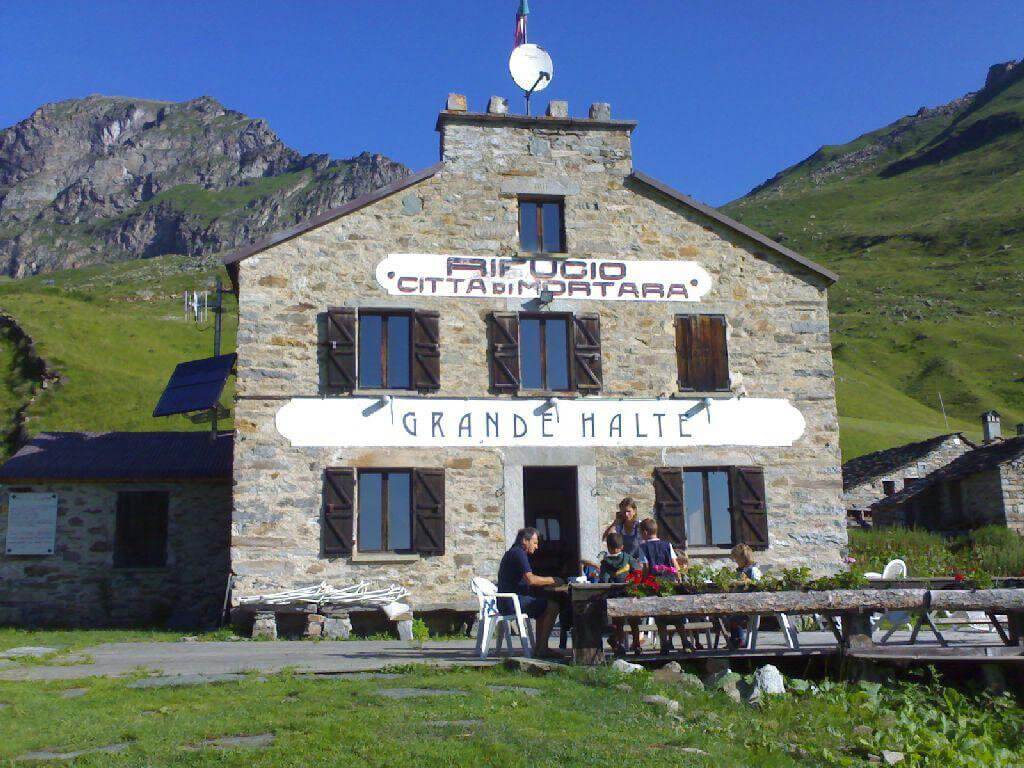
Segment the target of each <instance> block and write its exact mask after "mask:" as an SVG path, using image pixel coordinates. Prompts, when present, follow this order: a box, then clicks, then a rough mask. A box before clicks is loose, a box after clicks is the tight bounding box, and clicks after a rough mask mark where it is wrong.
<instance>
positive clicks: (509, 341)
mask: <svg viewBox="0 0 1024 768" xmlns="http://www.w3.org/2000/svg"><path fill="white" fill-rule="evenodd" d="M487 345H488V359H489V365H490V369H491V389H492V390H493V391H494V392H506V393H508V392H517V391H518V390H519V382H520V377H519V315H517V314H516V313H514V312H492V313H491V314H490V315H488V316H487Z"/></svg>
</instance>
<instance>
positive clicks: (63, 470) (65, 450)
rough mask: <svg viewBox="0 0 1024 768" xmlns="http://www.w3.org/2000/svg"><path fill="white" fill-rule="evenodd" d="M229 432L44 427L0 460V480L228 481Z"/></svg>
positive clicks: (231, 447) (9, 482)
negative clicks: (212, 436)
mask: <svg viewBox="0 0 1024 768" xmlns="http://www.w3.org/2000/svg"><path fill="white" fill-rule="evenodd" d="M233 445H234V434H233V433H231V432H221V433H219V434H218V435H217V438H216V439H215V440H211V439H210V433H209V432H43V433H42V434H40V435H39V436H38V437H36V438H34V439H33V440H31V441H30V442H29V443H28V444H27V445H26V446H25V447H24V448H22V449H21V450H20V451H18V452H17V453H16V454H14V456H12V457H11V458H10V459H8V460H7V461H6V462H5V463H4V464H3V465H2V466H0V483H5V484H7V485H11V484H15V483H24V482H29V481H31V482H41V481H55V482H125V483H132V482H157V481H182V480H193V481H202V482H221V481H224V482H230V480H231V467H232V454H233Z"/></svg>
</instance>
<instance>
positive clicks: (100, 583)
mask: <svg viewBox="0 0 1024 768" xmlns="http://www.w3.org/2000/svg"><path fill="white" fill-rule="evenodd" d="M636 125H637V124H636V123H635V122H633V121H631V120H622V119H613V118H612V114H611V107H610V106H609V105H607V104H602V103H597V104H593V105H592V106H591V107H590V109H589V111H588V113H587V115H586V116H570V114H569V109H568V105H567V104H566V103H565V102H560V101H552V102H551V103H550V105H549V108H548V110H547V114H546V115H543V116H535V117H530V116H523V115H513V114H509V112H508V105H507V101H505V100H504V99H501V98H498V97H493V98H492V99H491V100H490V101H489V103H488V104H487V108H486V110H484V111H481V112H473V111H470V110H469V109H468V105H467V103H466V100H465V98H464V97H462V96H459V95H457V94H453V95H451V96H450V97H449V98H448V101H447V103H446V105H445V109H444V110H443V111H442V112H441V113H440V115H439V116H438V119H437V131H438V133H439V134H440V162H438V163H437V164H436V165H433V166H431V167H429V168H427V169H425V170H423V171H420V172H418V173H416V174H413V175H411V176H409V177H407V178H405V179H402V180H400V181H398V182H395V183H393V184H390V185H388V186H386V187H383V188H381V189H379V190H377V191H376V192H373V193H372V194H369V195H366V196H364V197H361V198H357V199H355V200H352V201H351V202H349V203H347V204H345V205H343V206H341V207H339V208H336V209H333V210H330V211H327V212H326V213H323V214H320V215H319V216H317V217H315V218H314V219H312V220H310V221H309V222H307V223H306V224H304V225H301V226H297V227H293V228H291V229H289V230H287V231H284V232H282V233H280V234H279V235H276V236H273V237H271V238H268V239H267V240H264V241H261V242H258V243H254V244H252V245H250V246H247V247H245V248H242V249H241V250H239V251H236V252H234V253H232V254H229V255H228V256H227V257H226V258H225V260H224V264H225V266H226V268H227V271H228V274H229V276H230V279H231V282H232V290H233V291H234V292H235V293H236V294H237V297H238V319H239V327H238V334H237V351H236V352H235V353H234V356H233V357H231V358H230V359H229V360H227V362H226V364H225V365H222V366H221V368H222V369H223V375H220V377H219V378H218V376H217V375H214V374H213V373H211V371H212V370H213V368H210V369H209V370H207V372H206V373H202V372H199V373H196V374H195V376H193V377H192V378H191V379H188V380H185V379H181V380H179V379H172V382H171V385H170V386H169V390H168V391H169V392H170V391H171V390H174V389H176V388H177V387H179V386H180V387H182V388H183V389H182V392H187V391H190V390H189V387H197V386H201V387H206V388H207V389H209V388H210V387H212V388H213V389H214V390H215V395H216V396H219V394H220V391H221V389H222V388H223V385H224V378H225V377H226V375H227V374H228V373H231V374H233V375H234V376H235V381H236V386H235V392H236V394H235V402H234V406H233V417H234V431H233V432H213V433H211V434H207V433H203V432H191V433H180V432H148V433H103V434H92V433H70V432H52V433H44V434H41V435H39V436H37V437H35V438H34V439H32V440H31V441H30V442H29V443H28V444H27V445H25V446H24V447H23V448H21V450H19V451H18V452H17V453H16V455H15V456H13V457H12V458H11V459H10V460H8V461H7V462H6V463H5V464H4V465H3V466H2V467H0V483H2V484H3V489H4V490H3V507H2V511H0V540H2V541H3V542H4V549H3V552H2V554H0V579H2V581H3V583H4V585H5V587H6V588H5V589H4V590H3V592H2V594H0V622H2V623H10V624H16V625H34V624H40V623H47V622H54V621H57V620H59V621H60V622H61V623H71V624H77V625H81V626H95V625H128V624H152V623H164V624H170V625H176V626H209V625H215V624H217V623H218V622H219V621H221V620H222V618H223V616H224V615H225V614H226V613H229V612H230V611H231V610H232V609H233V608H234V609H237V608H238V606H239V605H240V604H241V601H243V600H244V599H245V598H247V597H251V596H255V595H260V594H264V593H267V592H274V591H280V590H290V589H297V588H305V587H308V586H310V585H313V584H318V583H320V582H325V581H326V582H329V583H331V584H337V585H346V584H353V583H357V582H371V583H379V584H394V585H399V586H401V587H403V588H404V589H406V590H408V594H409V602H410V605H411V609H412V611H413V612H414V613H429V612H431V611H443V610H446V609H450V608H451V606H454V605H458V604H461V603H463V602H464V601H465V600H466V599H467V596H468V595H469V584H470V580H471V579H472V578H473V577H474V576H482V577H486V578H488V579H494V578H495V576H496V573H497V570H498V565H499V561H500V560H501V558H502V555H503V553H504V552H505V551H506V550H508V549H509V547H510V545H511V544H512V543H513V541H514V540H515V537H516V533H517V531H518V530H519V529H521V528H523V527H524V526H529V527H532V528H537V529H539V530H541V531H543V532H544V533H545V536H544V540H543V542H542V544H541V547H540V549H539V551H538V553H537V554H536V569H537V570H538V572H541V573H545V574H550V575H557V576H563V577H564V576H572V575H574V574H577V573H579V571H580V567H581V563H582V562H584V561H587V560H593V559H594V558H596V557H597V555H598V553H599V552H600V551H601V550H602V548H603V546H604V544H603V542H602V531H603V530H605V528H606V526H607V525H608V524H609V523H610V522H611V521H612V519H613V518H614V516H615V511H616V509H617V506H618V504H619V502H620V500H621V499H623V498H624V497H629V498H631V499H633V500H634V501H635V503H636V504H637V505H638V507H639V509H640V511H641V514H642V516H643V517H652V518H653V519H654V520H656V521H657V524H658V528H659V530H660V532H661V534H660V535H661V537H662V538H663V539H665V540H667V541H668V542H669V543H671V545H672V546H673V547H675V548H677V549H678V550H679V551H683V552H685V553H686V554H687V555H688V557H689V558H690V560H691V561H692V562H696V563H701V564H710V565H716V566H718V565H724V564H726V563H727V562H729V560H728V558H729V553H730V551H731V549H732V548H733V547H734V546H736V545H738V544H745V545H747V546H749V547H750V548H751V549H752V550H753V551H755V552H757V553H758V559H759V562H760V563H762V564H763V565H764V566H765V567H768V568H771V567H777V568H782V567H790V566H794V565H806V566H808V567H810V568H811V569H812V570H813V571H814V572H815V573H819V574H825V573H832V572H835V571H836V570H838V569H840V568H841V567H842V565H843V558H844V552H845V547H846V544H847V530H848V526H871V525H875V526H887V525H888V526H892V525H905V526H915V527H921V528H927V529H930V530H938V531H953V530H959V529H965V528H971V527H976V526H979V525H982V524H992V523H995V524H1000V525H1006V526H1008V527H1011V528H1014V529H1016V530H1018V531H1022V532H1024V427H1022V426H1018V427H1016V431H1017V434H1016V435H1015V436H1011V437H1003V436H1002V434H1001V426H1000V417H999V415H998V414H996V413H994V412H989V413H986V414H985V415H984V417H983V419H984V433H985V439H984V441H983V442H982V443H980V444H977V445H976V444H974V443H972V442H971V441H969V440H968V439H967V438H965V437H964V436H963V435H960V434H948V435H940V436H937V437H934V438H932V439H929V440H925V441H922V442H918V443H912V444H909V445H904V446H898V447H895V448H891V449H888V450H885V451H880V452H877V453H873V454H869V455H867V456H861V457H858V458H856V459H853V460H851V461H848V462H847V463H846V464H845V465H843V464H842V462H841V458H840V451H839V422H838V416H837V411H836V403H835V382H834V370H833V364H832V350H831V343H830V336H829V319H828V318H829V315H828V302H827V293H828V289H829V287H830V286H831V285H832V284H833V283H834V282H835V281H836V280H837V279H838V276H837V275H835V274H834V273H832V272H831V271H829V270H828V269H826V268H824V267H822V266H820V265H818V264H815V263H814V262H812V261H810V260H808V259H806V258H804V257H802V256H800V255H799V254H797V253H795V252H793V251H792V250H790V249H788V248H786V247H785V246H783V245H781V244H779V243H776V242H774V241H772V240H771V239H769V238H767V237H765V236H764V235H761V234H759V233H757V232H755V231H753V230H751V229H749V228H747V227H745V226H743V225H742V224H739V223H738V222H736V221H733V220H732V219H730V218H728V217H727V216H725V215H723V214H721V213H720V212H718V211H716V210H715V209H713V208H710V207H708V206H706V205H704V204H702V203H700V202H698V201H696V200H693V199H692V198H690V197H688V196H686V195H685V194H682V193H681V192H678V191H676V190H674V189H672V188H670V187H668V186H667V185H665V184H663V183H662V182H659V181H658V180H657V179H655V178H654V177H652V176H648V175H646V174H645V173H642V172H640V171H638V170H636V169H635V168H634V166H633V157H632V151H631V135H632V132H633V130H634V129H635V128H636ZM222 362H223V361H222ZM204 370H205V369H204ZM218 370H220V369H218ZM168 374H170V372H169V371H168ZM204 377H205V378H204ZM211 377H212V378H211ZM186 378H187V377H186ZM186 400H187V397H186ZM215 402H216V398H215V399H214V403H215ZM190 407H191V406H189V405H188V403H186V404H185V405H184V406H182V408H183V409H184V410H186V411H187V410H188V409H189V408H190ZM204 407H208V406H204ZM194 410H199V407H198V406H196V407H195V408H194ZM179 412H183V411H179Z"/></svg>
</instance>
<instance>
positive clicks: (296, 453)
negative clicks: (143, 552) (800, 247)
mask: <svg viewBox="0 0 1024 768" xmlns="http://www.w3.org/2000/svg"><path fill="white" fill-rule="evenodd" d="M449 118H450V119H449ZM441 129H442V131H443V136H442V152H443V159H444V165H443V166H442V169H441V170H440V172H439V173H438V174H437V175H435V176H433V177H431V178H429V179H427V180H425V181H422V182H421V183H419V184H417V185H416V186H414V187H412V188H410V189H407V190H405V191H402V192H399V193H397V194H394V195H392V196H390V197H387V198H384V199H382V200H380V201H378V202H376V203H374V204H373V205H370V206H368V207H366V208H363V209H361V210H358V211H356V212H354V213H351V214H350V215H348V216H345V217H343V218H341V219H337V220H335V221H333V222H331V223H328V224H326V225H324V226H321V227H319V228H317V229H313V230H311V231H308V232H306V233H304V234H302V235H300V236H298V237H295V238H293V239H291V240H288V241H285V242H283V243H281V244H279V245H276V246H274V247H272V248H270V249H268V250H266V251H264V252H262V253H259V254H257V255H255V256H253V257H251V258H249V259H247V260H246V261H244V262H242V263H241V264H240V278H239V282H240V300H239V330H238V355H239V363H238V383H237V395H238V398H239V399H238V402H237V407H236V417H235V424H236V428H237V436H236V442H235V462H234V467H235V482H236V486H235V510H234V517H233V526H232V536H233V538H232V565H233V568H234V570H235V572H236V574H238V576H239V594H243V593H246V592H255V591H263V590H266V589H268V588H277V587H292V586H297V585H301V584H308V583H312V582H316V581H319V580H321V579H328V580H330V581H332V582H336V583H347V582H351V581H355V580H359V579H371V580H382V581H389V582H397V583H401V584H405V585H407V586H409V587H410V589H411V590H412V593H413V594H412V598H413V600H414V601H435V600H448V599H455V598H464V597H466V595H467V594H468V581H469V577H470V576H471V575H473V574H481V575H486V576H489V577H492V578H493V577H494V575H495V573H496V570H497V563H498V560H499V559H500V557H501V555H502V553H503V551H504V549H505V548H506V546H507V544H508V542H509V540H510V535H511V533H514V531H515V529H516V528H517V527H518V526H519V525H521V524H522V499H521V497H517V493H516V491H517V487H516V485H515V483H516V481H517V478H520V479H521V474H522V473H521V469H520V468H521V467H522V466H529V465H535V464H536V465H543V464H566V465H575V466H577V467H578V468H579V476H580V494H579V495H580V504H581V531H580V534H581V540H582V541H583V542H584V544H585V545H589V546H590V547H592V548H593V547H596V546H597V543H598V538H599V532H600V530H601V528H602V527H603V525H605V524H607V523H608V522H609V521H610V520H611V518H612V516H613V514H614V511H615V508H616V503H617V501H618V500H619V498H621V497H622V496H624V495H627V494H628V495H632V496H634V497H636V498H637V499H638V501H639V502H640V505H641V515H642V516H647V515H649V514H651V511H652V504H653V485H652V470H653V468H654V467H655V466H666V465H678V466H719V465H744V466H750V465H760V466H763V467H764V469H765V475H766V482H767V497H768V514H769V532H770V537H771V546H770V548H769V550H768V551H766V552H764V553H763V554H762V560H763V561H764V562H766V563H779V564H786V565H791V564H798V563H799V564H806V565H810V566H812V567H813V568H814V569H815V570H817V571H827V570H833V569H835V568H836V567H838V564H839V562H840V553H841V550H842V548H843V546H844V545H845V543H846V530H845V518H844V514H843V508H842V505H841V501H840V496H841V475H840V468H839V446H838V424H837V417H836V408H835V397H834V382H833V369H832V358H831V348H830V342H829V329H828V308H827V300H826V287H827V285H826V281H825V279H824V278H822V277H821V276H819V275H817V274H815V273H813V272H811V271H809V270H808V269H807V268H805V267H802V266H800V265H797V264H795V263H793V262H792V261H790V260H788V259H786V258H784V257H782V256H780V255H778V254H775V253H774V252H769V251H767V250H763V249H761V248H759V247H755V245H754V244H753V243H752V242H751V241H749V240H746V239H744V238H742V237H741V236H739V235H736V234H734V233H732V232H730V231H728V230H726V229H725V228H723V227H722V226H721V225H719V224H717V223H716V222H714V221H712V220H710V219H708V218H706V217H704V216H702V215H701V214H699V213H697V212H695V211H694V210H693V209H691V208H689V207H687V206H684V205H683V204H681V203H679V202H678V201H674V200H672V199H670V198H668V197H665V196H662V195H661V194H660V193H657V192H654V191H652V190H650V189H649V188H647V187H646V186H643V185H640V184H638V183H636V182H634V181H632V180H629V179H628V178H627V176H628V174H629V173H630V172H631V170H632V159H631V155H630V138H629V130H628V129H627V128H625V127H622V126H616V125H614V124H608V123H597V122H593V123H590V124H589V125H588V124H587V121H580V122H576V123H573V124H572V125H571V126H568V125H564V124H557V125H556V124H554V123H551V124H550V127H545V123H544V121H534V122H533V123H526V122H523V121H521V120H514V119H509V120H507V121H474V119H473V118H472V117H461V118H459V117H451V116H447V117H446V116H443V117H442V125H441ZM529 193H534V194H536V193H543V194H556V195H564V196H565V229H566V237H567V244H568V252H569V256H571V257H576V258H586V257H617V258H629V259H661V260H694V261H697V262H699V263H700V264H701V265H702V266H704V267H705V268H706V269H707V270H708V271H709V272H710V273H711V275H712V278H713V286H712V289H711V292H710V293H709V294H708V295H707V296H705V297H704V298H703V299H702V301H701V302H700V303H698V304H686V305H680V304H672V303H665V302H649V303H622V302H600V301H556V302H555V303H554V304H553V305H552V306H551V309H553V310H563V311H564V310H573V311H577V312H581V311H586V312H591V313H599V314H600V317H601V332H602V356H603V368H604V391H603V392H602V393H601V396H602V397H607V396H625V397H647V398H655V397H659V396H666V395H671V394H672V393H674V392H675V391H676V387H677V385H676V362H675V346H674V344H675V339H674V325H673V323H674V315H675V314H676V313H679V312H704V313H717V314H724V315H726V317H727V319H728V325H729V331H728V334H729V367H730V375H731V378H732V385H733V389H734V392H735V393H737V394H746V395H749V396H751V397H771V398H787V399H789V400H790V401H791V402H792V403H793V404H794V405H795V406H796V407H797V408H798V409H799V410H800V412H801V413H802V415H803V417H804V419H805V420H806V432H805V434H804V435H803V436H802V437H801V438H800V439H799V440H798V441H797V442H796V444H795V445H793V446H792V447H787V448H728V447H724V448H688V449H674V448H672V449H669V448H664V449H622V448H619V449H612V448H593V447H587V446H580V447H578V448H567V449H550V448H537V449H527V448H520V449H490V448H479V449H464V448H440V449H431V450H426V449H365V448H358V447H338V448H296V447H292V446H290V445H289V443H288V441H287V440H285V439H284V438H283V437H281V435H280V434H279V433H278V432H277V430H276V428H275V426H274V416H275V414H276V412H277V411H278V409H279V408H280V407H281V406H282V405H283V404H284V402H286V401H287V399H289V398H291V397H316V396H318V394H319V393H320V391H321V382H320V378H319V377H320V370H321V367H320V363H319V360H318V348H317V343H318V331H317V327H318V322H319V320H318V316H319V315H320V314H321V313H323V312H324V310H325V309H326V308H327V307H328V306H364V307H367V306H370V307H387V306H395V307H403V308H414V309H435V310H438V311H439V312H440V324H441V378H442V387H441V390H440V392H438V393H436V394H433V395H429V396H433V397H491V395H490V394H489V392H488V368H487V345H486V341H485V317H486V315H487V313H489V312H492V311H496V310H505V311H508V310H510V309H512V310H515V309H519V308H521V307H522V305H523V302H522V301H520V300H513V299H465V298H455V299H443V298H427V297H418V296H409V297H393V296H390V295H388V294H387V293H386V292H385V291H384V290H383V289H382V288H381V287H380V286H379V285H378V283H377V281H376V279H375V277H374V271H375V268H376V265H377V263H378V262H380V261H381V260H382V259H383V258H384V257H385V256H386V255H387V254H389V253H446V254H461V255H501V256H514V255H517V254H518V235H517V195H519V194H529ZM344 441H345V440H342V441H340V442H344ZM351 442H352V443H353V444H358V436H353V437H352V438H351ZM332 465H340V466H355V467H369V466H390V467H396V466H409V467H422V466H428V467H437V466H441V467H445V469H446V493H447V499H448V505H447V552H446V554H445V555H443V556H436V557H429V558H419V557H416V556H402V557H399V556H394V555H392V556H386V557H384V558H381V557H370V556H368V555H362V556H360V555H358V554H357V555H356V556H354V557H352V558H321V557H319V554H318V553H319V549H320V546H319V535H320V504H321V483H322V473H323V469H324V468H325V467H326V466H332ZM594 554H596V551H587V550H586V548H585V551H584V556H585V557H593V556H594ZM691 554H694V555H708V556H709V557H712V560H711V561H712V562H719V563H724V562H725V559H724V554H725V553H724V552H722V551H721V550H715V551H713V552H710V553H699V552H693V553H691Z"/></svg>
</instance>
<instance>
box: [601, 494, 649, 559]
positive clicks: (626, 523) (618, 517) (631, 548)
mask: <svg viewBox="0 0 1024 768" xmlns="http://www.w3.org/2000/svg"><path fill="white" fill-rule="evenodd" d="M609 533H617V534H619V535H620V536H622V551H623V552H625V553H626V554H627V555H630V556H632V557H633V559H635V560H637V561H639V562H643V555H642V554H641V553H640V541H641V539H640V518H639V515H637V511H636V502H635V501H633V498H632V497H631V496H627V497H626V498H624V499H623V500H622V501H620V502H619V511H618V512H617V513H616V514H615V520H614V521H613V522H612V524H611V525H609V526H608V527H607V528H605V529H604V533H602V534H601V541H605V540H606V539H607V538H608V534H609Z"/></svg>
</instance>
